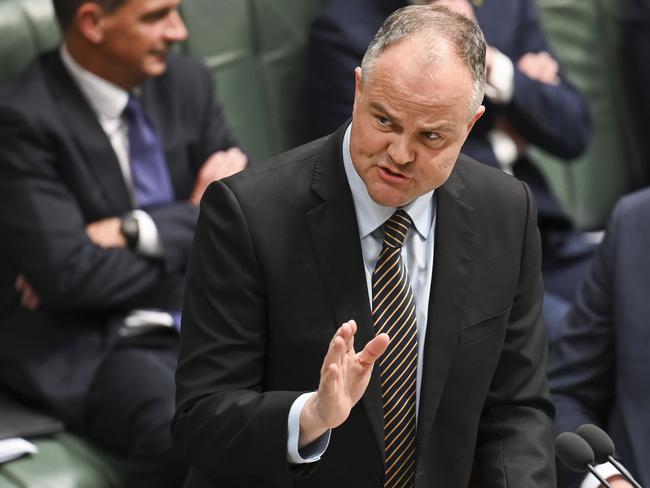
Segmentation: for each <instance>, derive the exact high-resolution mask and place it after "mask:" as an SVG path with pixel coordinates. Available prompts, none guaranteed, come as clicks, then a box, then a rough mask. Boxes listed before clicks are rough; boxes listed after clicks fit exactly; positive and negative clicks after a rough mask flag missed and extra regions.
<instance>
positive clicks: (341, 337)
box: [321, 320, 357, 377]
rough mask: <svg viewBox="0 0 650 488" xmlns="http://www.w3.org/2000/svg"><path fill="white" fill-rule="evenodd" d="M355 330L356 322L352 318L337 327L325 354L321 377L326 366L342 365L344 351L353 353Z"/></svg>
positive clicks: (324, 373)
mask: <svg viewBox="0 0 650 488" xmlns="http://www.w3.org/2000/svg"><path fill="white" fill-rule="evenodd" d="M356 332H357V324H356V323H355V322H354V321H353V320H350V321H348V322H345V323H344V324H343V325H341V327H339V328H338V330H337V331H336V333H335V334H334V337H333V338H332V340H331V341H330V346H329V348H328V349H327V353H326V354H325V359H324V360H323V367H322V369H321V377H324V376H325V375H326V372H327V368H328V367H329V366H330V365H331V364H337V365H339V366H340V367H342V366H343V360H344V358H345V354H346V353H348V352H352V353H353V354H354V334H355V333H356Z"/></svg>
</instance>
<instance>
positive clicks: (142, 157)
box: [124, 95, 174, 208]
mask: <svg viewBox="0 0 650 488" xmlns="http://www.w3.org/2000/svg"><path fill="white" fill-rule="evenodd" d="M124 116H125V117H126V120H127V122H128V123H129V157H130V160H131V175H132V177H133V187H134V190H135V197H136V199H137V201H138V205H139V206H140V207H141V208H148V207H154V206H156V205H161V204H165V203H169V202H173V201H174V189H173V188H172V182H171V178H170V176H169V170H168V168H167V164H166V163H165V155H164V154H163V150H162V144H161V142H160V139H159V138H158V135H157V134H156V131H155V130H154V128H153V126H152V125H151V122H149V119H148V117H147V114H145V112H144V110H143V109H142V105H141V104H140V102H139V101H138V99H137V98H135V97H134V96H133V95H131V96H129V101H128V103H127V105H126V108H125V109H124Z"/></svg>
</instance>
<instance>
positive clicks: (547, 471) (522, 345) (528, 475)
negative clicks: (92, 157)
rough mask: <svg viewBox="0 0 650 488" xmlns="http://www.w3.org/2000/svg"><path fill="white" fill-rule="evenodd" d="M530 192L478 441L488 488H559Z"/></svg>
mask: <svg viewBox="0 0 650 488" xmlns="http://www.w3.org/2000/svg"><path fill="white" fill-rule="evenodd" d="M524 187H525V186H524ZM525 188H526V199H527V206H528V207H527V215H526V221H525V226H524V229H525V236H524V239H523V247H522V254H521V264H520V269H519V282H518V285H517V289H516V291H515V298H514V301H513V305H512V308H511V311H510V318H509V323H508V329H507V332H506V336H505V339H504V344H503V348H502V352H501V358H500V360H499V364H498V366H497V369H496V371H495V374H494V377H493V380H492V384H491V386H490V391H489V393H488V398H487V400H486V404H485V407H484V411H483V414H482V417H481V421H480V426H479V435H478V439H477V462H478V467H479V470H480V480H481V487H483V488H485V487H505V486H513V487H514V486H530V487H533V486H534V487H540V488H541V487H548V488H551V487H555V472H554V449H553V432H552V417H553V405H552V403H551V400H550V393H549V390H548V384H547V380H546V361H547V344H548V343H547V340H546V331H545V328H544V324H543V321H542V317H541V310H542V300H543V289H542V278H541V273H540V265H541V264H540V262H541V249H540V238H539V232H538V230H537V225H536V220H537V219H536V214H537V210H536V207H535V204H534V201H533V199H532V196H531V194H530V191H529V190H528V189H527V187H525Z"/></svg>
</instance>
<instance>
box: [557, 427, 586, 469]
mask: <svg viewBox="0 0 650 488" xmlns="http://www.w3.org/2000/svg"><path fill="white" fill-rule="evenodd" d="M555 453H556V455H557V457H558V458H560V461H562V462H563V463H564V464H565V465H566V466H567V467H568V468H569V469H571V470H573V471H586V470H587V465H589V464H593V463H594V451H593V449H592V448H591V446H589V444H588V443H587V441H586V440H584V439H583V438H582V437H580V436H579V435H578V434H575V433H573V432H563V433H561V434H560V435H558V436H557V437H556V438H555Z"/></svg>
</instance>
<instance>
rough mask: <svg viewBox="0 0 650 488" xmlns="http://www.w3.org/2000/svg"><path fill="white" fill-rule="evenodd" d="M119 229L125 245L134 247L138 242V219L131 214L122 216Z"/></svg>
mask: <svg viewBox="0 0 650 488" xmlns="http://www.w3.org/2000/svg"><path fill="white" fill-rule="evenodd" d="M120 231H121V232H122V234H123V235H124V238H125V239H126V243H127V245H128V246H129V247H134V246H135V245H136V243H137V242H138V233H139V228H138V219H136V218H135V217H133V216H132V215H127V216H126V217H123V218H122V221H121V223H120Z"/></svg>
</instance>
